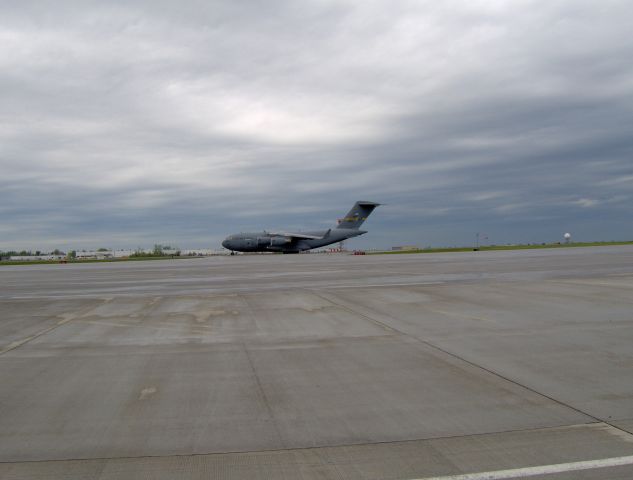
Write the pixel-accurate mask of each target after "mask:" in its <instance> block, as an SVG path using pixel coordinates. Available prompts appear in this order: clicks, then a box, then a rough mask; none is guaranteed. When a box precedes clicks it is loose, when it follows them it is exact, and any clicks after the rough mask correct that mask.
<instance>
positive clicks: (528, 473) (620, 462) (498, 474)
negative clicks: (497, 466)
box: [412, 455, 633, 480]
mask: <svg viewBox="0 0 633 480" xmlns="http://www.w3.org/2000/svg"><path fill="white" fill-rule="evenodd" d="M625 465H633V455H628V456H624V457H612V458H603V459H600V460H584V461H580V462H568V463H556V464H552V465H540V466H536V467H524V468H513V469H509V470H494V471H490V472H479V473H463V474H458V475H445V476H441V477H423V478H417V479H412V480H504V479H508V478H525V477H535V476H537V475H550V474H553V473H565V472H577V471H580V470H594V469H598V468H609V467H621V466H625Z"/></svg>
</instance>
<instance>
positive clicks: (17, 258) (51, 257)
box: [9, 255, 66, 262]
mask: <svg viewBox="0 0 633 480" xmlns="http://www.w3.org/2000/svg"><path fill="white" fill-rule="evenodd" d="M65 259H66V255H11V256H10V257H9V260H10V261H12V262H32V261H37V260H65Z"/></svg>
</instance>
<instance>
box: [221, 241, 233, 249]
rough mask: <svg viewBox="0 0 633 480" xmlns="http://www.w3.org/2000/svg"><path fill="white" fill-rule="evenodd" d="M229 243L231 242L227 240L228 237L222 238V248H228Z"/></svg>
mask: <svg viewBox="0 0 633 480" xmlns="http://www.w3.org/2000/svg"><path fill="white" fill-rule="evenodd" d="M230 244H231V242H229V240H228V239H226V240H224V241H223V242H222V246H223V247H224V248H229V245H230Z"/></svg>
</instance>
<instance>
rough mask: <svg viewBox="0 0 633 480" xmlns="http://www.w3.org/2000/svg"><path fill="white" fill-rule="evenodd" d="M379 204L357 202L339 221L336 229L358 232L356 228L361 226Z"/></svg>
mask: <svg viewBox="0 0 633 480" xmlns="http://www.w3.org/2000/svg"><path fill="white" fill-rule="evenodd" d="M378 205H380V203H374V202H361V201H358V202H356V203H355V204H354V206H353V207H352V209H351V210H350V211H349V213H348V214H347V215H345V217H344V218H342V219H341V220H339V223H338V226H337V227H336V228H349V229H354V230H358V228H359V227H360V226H361V225H362V224H363V222H364V221H365V220H367V217H369V214H370V213H371V212H373V211H374V208H376V207H377V206H378Z"/></svg>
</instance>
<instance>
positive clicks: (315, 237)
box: [222, 201, 380, 254]
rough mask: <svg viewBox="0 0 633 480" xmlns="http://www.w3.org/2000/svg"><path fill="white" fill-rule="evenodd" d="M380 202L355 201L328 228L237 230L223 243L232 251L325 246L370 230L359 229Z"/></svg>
mask: <svg viewBox="0 0 633 480" xmlns="http://www.w3.org/2000/svg"><path fill="white" fill-rule="evenodd" d="M379 205H380V204H379V203H374V202H361V201H359V202H356V203H355V204H354V206H353V207H352V209H351V210H350V211H349V213H348V214H347V215H345V217H344V218H342V219H341V220H339V223H338V225H337V226H336V227H334V228H330V229H328V230H319V231H309V232H267V231H263V232H258V233H237V234H235V235H229V236H228V237H226V239H225V240H224V241H223V242H222V246H223V247H224V248H227V249H229V250H231V254H233V252H281V253H299V252H302V251H304V250H311V249H313V248H319V247H324V246H326V245H331V244H332V243H337V242H342V241H343V240H347V239H348V238H352V237H357V236H359V235H363V234H364V233H367V231H366V230H359V227H360V226H361V225H362V224H363V222H364V221H365V220H367V217H368V216H369V214H370V213H371V212H373V211H374V208H376V207H377V206H379Z"/></svg>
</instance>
